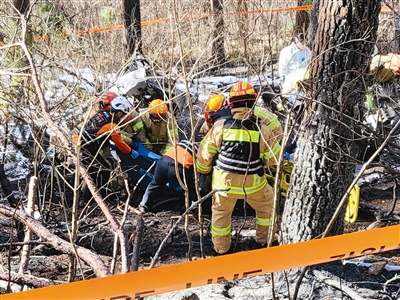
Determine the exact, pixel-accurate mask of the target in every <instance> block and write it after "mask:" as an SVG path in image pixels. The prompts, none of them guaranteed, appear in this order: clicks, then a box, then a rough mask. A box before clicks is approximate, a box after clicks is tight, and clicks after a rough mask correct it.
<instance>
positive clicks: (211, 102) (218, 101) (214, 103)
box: [204, 95, 227, 124]
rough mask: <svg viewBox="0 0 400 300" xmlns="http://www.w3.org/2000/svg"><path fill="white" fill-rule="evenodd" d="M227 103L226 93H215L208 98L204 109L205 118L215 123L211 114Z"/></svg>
mask: <svg viewBox="0 0 400 300" xmlns="http://www.w3.org/2000/svg"><path fill="white" fill-rule="evenodd" d="M226 105H227V102H226V99H225V96H224V95H213V96H211V97H210V98H208V100H207V105H206V108H205V109H204V119H205V120H206V122H207V123H210V124H211V123H213V120H212V119H211V115H212V114H213V113H215V112H216V111H218V110H220V109H221V107H224V106H226Z"/></svg>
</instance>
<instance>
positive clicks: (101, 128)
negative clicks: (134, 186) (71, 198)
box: [73, 96, 138, 206]
mask: <svg viewBox="0 0 400 300" xmlns="http://www.w3.org/2000/svg"><path fill="white" fill-rule="evenodd" d="M131 109H132V106H131V104H130V103H129V101H128V100H127V99H126V98H125V97H122V96H119V97H116V98H115V99H114V100H113V101H112V103H111V109H110V110H109V111H108V110H102V111H100V112H98V113H97V114H95V115H94V116H93V117H92V118H90V119H89V121H88V122H87V123H86V124H85V126H84V128H83V130H82V134H81V136H79V135H78V134H75V135H74V136H73V141H74V143H78V142H79V140H81V143H82V148H81V158H82V163H83V164H84V165H85V166H86V167H88V171H89V174H90V176H91V177H92V179H93V181H94V182H95V183H96V184H97V186H98V187H99V188H100V194H101V195H102V196H103V198H104V197H106V188H105V186H106V184H107V182H108V181H109V178H110V171H111V169H112V163H111V162H110V161H108V160H106V159H105V158H103V157H102V156H101V155H100V149H101V148H102V147H103V146H104V145H106V144H107V143H109V140H112V141H113V142H114V144H115V145H116V147H117V148H118V149H119V150H120V151H121V152H123V153H125V154H128V155H131V156H132V157H133V158H136V157H137V155H138V154H137V152H136V151H135V150H133V149H131V147H130V146H129V145H127V144H126V143H125V142H124V140H123V138H122V136H121V134H120V130H119V128H118V124H119V123H120V122H121V120H122V119H123V118H124V117H125V116H126V115H127V114H128V113H129V112H130V110H131ZM90 198H91V193H90V191H89V189H88V188H87V187H86V188H85V189H84V191H83V194H82V197H81V201H80V204H79V206H84V205H85V204H86V203H87V202H88V201H89V200H90Z"/></svg>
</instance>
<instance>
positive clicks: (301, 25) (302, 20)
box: [294, 0, 310, 33]
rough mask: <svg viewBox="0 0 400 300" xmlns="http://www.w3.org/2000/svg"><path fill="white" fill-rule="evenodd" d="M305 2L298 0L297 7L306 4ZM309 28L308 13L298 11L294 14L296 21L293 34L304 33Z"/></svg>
mask: <svg viewBox="0 0 400 300" xmlns="http://www.w3.org/2000/svg"><path fill="white" fill-rule="evenodd" d="M307 2H309V1H307V0H298V1H297V6H303V5H306V4H307ZM309 26H310V15H309V13H308V11H305V10H300V11H298V12H297V13H296V20H295V23H294V32H295V33H300V32H302V33H306V32H307V31H308V27H309Z"/></svg>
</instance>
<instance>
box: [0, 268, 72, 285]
mask: <svg viewBox="0 0 400 300" xmlns="http://www.w3.org/2000/svg"><path fill="white" fill-rule="evenodd" d="M0 280H4V281H11V282H13V283H16V284H27V285H31V286H32V287H35V288H40V287H46V286H51V285H56V284H62V283H65V282H63V281H54V280H49V279H45V278H40V277H36V276H31V275H24V274H17V273H14V272H0Z"/></svg>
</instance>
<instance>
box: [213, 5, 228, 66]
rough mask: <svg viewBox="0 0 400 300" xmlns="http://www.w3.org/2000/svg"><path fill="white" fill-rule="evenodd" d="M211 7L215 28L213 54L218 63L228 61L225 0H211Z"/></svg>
mask: <svg viewBox="0 0 400 300" xmlns="http://www.w3.org/2000/svg"><path fill="white" fill-rule="evenodd" d="M211 9H212V13H213V14H214V16H213V21H214V28H213V35H212V36H213V43H212V56H213V57H214V58H215V60H216V63H217V64H221V63H224V62H225V61H226V56H225V48H224V44H225V30H224V26H225V24H224V17H223V12H224V0H211Z"/></svg>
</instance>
